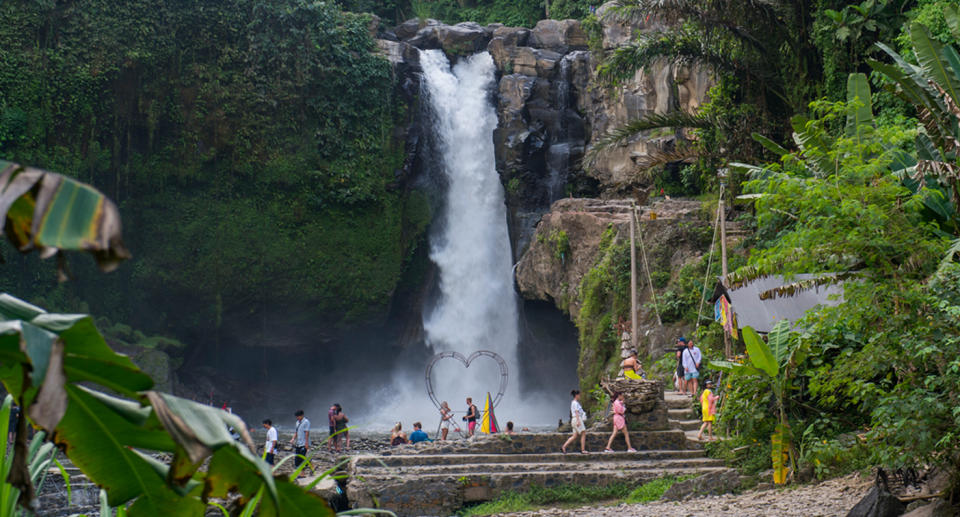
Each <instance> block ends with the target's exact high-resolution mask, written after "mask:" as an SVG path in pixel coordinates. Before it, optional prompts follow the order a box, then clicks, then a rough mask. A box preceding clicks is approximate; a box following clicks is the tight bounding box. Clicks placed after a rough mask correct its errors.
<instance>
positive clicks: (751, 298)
mask: <svg viewBox="0 0 960 517" xmlns="http://www.w3.org/2000/svg"><path fill="white" fill-rule="evenodd" d="M822 276H825V274H822V273H821V274H816V275H811V274H801V275H794V277H793V280H791V281H787V280H785V279H784V278H783V277H782V276H779V275H772V276H768V277H764V278H760V279H757V280H754V281H752V282H750V283H749V284H746V285H743V286H741V287H739V288H737V289H728V288H727V287H726V286H724V285H723V282H722V280H721V281H718V282H717V287H716V289H714V292H713V298H712V300H711V301H716V300H717V298H719V297H720V296H721V295H726V296H727V299H728V300H730V306H731V309H732V310H733V312H735V313H736V315H737V320H736V321H737V326H738V327H741V328H742V327H746V326H750V327H753V329H754V330H756V331H757V332H770V330H771V329H773V326H774V325H776V324H777V322H778V321H780V320H788V321H791V322H795V321H797V320H798V319H800V318H802V317H803V316H804V314H806V312H807V311H808V310H810V309H812V308H814V307H816V306H818V305H823V306H834V305H839V304H840V303H842V302H843V284H842V283H836V284H828V285H823V286H819V287H814V288H811V289H807V290H802V291H797V292H795V293H794V294H793V295H792V296H780V297H777V298H773V297H770V298H767V299H766V300H761V299H760V294H761V293H763V292H766V291H769V290H771V289H776V288H777V287H781V286H784V285H788V284H791V283H794V282H799V281H801V280H809V279H812V278H817V277H822Z"/></svg>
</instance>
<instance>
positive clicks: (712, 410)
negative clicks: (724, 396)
mask: <svg viewBox="0 0 960 517" xmlns="http://www.w3.org/2000/svg"><path fill="white" fill-rule="evenodd" d="M703 386H704V389H703V394H701V395H700V412H701V413H702V419H703V425H701V426H700V432H699V433H697V440H703V429H704V428H706V429H707V435H708V436H709V437H710V441H713V421H714V420H716V418H717V401H718V400H720V396H719V395H714V394H713V391H712V390H711V389H710V388H713V381H707V382H705V383H703Z"/></svg>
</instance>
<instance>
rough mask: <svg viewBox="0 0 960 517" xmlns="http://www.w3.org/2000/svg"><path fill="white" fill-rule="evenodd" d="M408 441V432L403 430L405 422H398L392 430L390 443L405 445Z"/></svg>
mask: <svg viewBox="0 0 960 517" xmlns="http://www.w3.org/2000/svg"><path fill="white" fill-rule="evenodd" d="M405 443H407V433H405V432H403V424H401V423H400V422H397V424H396V425H395V426H393V430H392V431H390V445H394V446H396V445H403V444H405Z"/></svg>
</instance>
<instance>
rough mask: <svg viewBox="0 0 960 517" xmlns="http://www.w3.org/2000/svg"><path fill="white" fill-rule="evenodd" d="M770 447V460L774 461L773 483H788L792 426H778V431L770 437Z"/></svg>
mask: <svg viewBox="0 0 960 517" xmlns="http://www.w3.org/2000/svg"><path fill="white" fill-rule="evenodd" d="M770 445H771V453H770V459H771V460H772V461H773V482H774V484H777V485H782V484H784V483H786V482H787V475H788V474H790V447H791V440H790V426H789V425H787V424H782V423H781V424H777V427H776V430H775V431H774V432H773V435H771V436H770Z"/></svg>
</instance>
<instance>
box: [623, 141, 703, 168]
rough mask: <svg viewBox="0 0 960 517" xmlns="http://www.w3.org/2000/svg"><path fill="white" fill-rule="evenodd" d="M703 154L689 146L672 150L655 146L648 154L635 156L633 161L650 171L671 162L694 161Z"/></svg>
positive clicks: (639, 166) (638, 166)
mask: <svg viewBox="0 0 960 517" xmlns="http://www.w3.org/2000/svg"><path fill="white" fill-rule="evenodd" d="M701 156H702V154H701V153H700V152H699V151H697V150H696V149H693V148H691V147H689V146H687V147H683V148H681V149H671V150H667V149H663V148H660V147H655V148H653V149H649V150H648V151H647V154H644V155H642V156H637V157H635V158H634V159H633V163H634V165H636V166H637V168H638V169H640V170H641V171H649V170H650V169H652V168H654V167H657V166H660V165H667V164H670V163H693V162H694V161H695V160H696V159H697V158H699V157H701Z"/></svg>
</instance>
